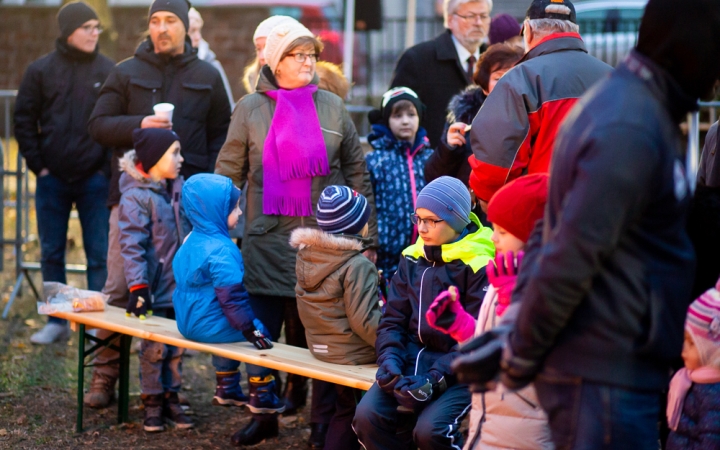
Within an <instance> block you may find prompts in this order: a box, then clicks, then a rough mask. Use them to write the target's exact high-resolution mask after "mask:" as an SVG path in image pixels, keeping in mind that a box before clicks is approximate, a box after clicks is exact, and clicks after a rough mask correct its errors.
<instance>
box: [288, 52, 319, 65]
mask: <svg viewBox="0 0 720 450" xmlns="http://www.w3.org/2000/svg"><path fill="white" fill-rule="evenodd" d="M287 55H288V56H292V57H293V58H295V62H299V63H304V62H305V60H306V59H307V58H310V61H312V62H317V60H318V55H317V54H316V53H288V54H287Z"/></svg>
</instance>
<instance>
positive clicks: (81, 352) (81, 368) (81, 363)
mask: <svg viewBox="0 0 720 450" xmlns="http://www.w3.org/2000/svg"><path fill="white" fill-rule="evenodd" d="M77 377H78V388H77V389H78V391H77V424H76V426H75V431H76V432H77V433H82V430H83V397H84V394H85V392H84V390H85V386H84V384H85V325H84V324H80V333H78V375H77Z"/></svg>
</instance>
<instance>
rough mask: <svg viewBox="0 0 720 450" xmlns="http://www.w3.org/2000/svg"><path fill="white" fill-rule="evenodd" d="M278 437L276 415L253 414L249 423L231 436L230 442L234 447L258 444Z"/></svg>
mask: <svg viewBox="0 0 720 450" xmlns="http://www.w3.org/2000/svg"><path fill="white" fill-rule="evenodd" d="M277 435H278V420H277V414H253V417H252V420H250V423H249V424H248V425H247V426H246V427H245V428H243V429H242V430H240V431H238V432H236V433H235V434H233V435H232V438H231V439H230V442H231V443H232V445H234V446H236V447H240V446H244V445H255V444H259V443H260V442H262V441H263V440H265V439H267V438H273V437H276V436H277Z"/></svg>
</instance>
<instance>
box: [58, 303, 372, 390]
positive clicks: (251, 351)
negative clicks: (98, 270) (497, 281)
mask: <svg viewBox="0 0 720 450" xmlns="http://www.w3.org/2000/svg"><path fill="white" fill-rule="evenodd" d="M52 315H53V316H55V317H58V318H61V319H66V320H69V321H70V322H75V323H80V324H84V325H85V326H86V327H92V328H102V329H105V330H110V331H115V332H118V333H122V334H127V335H130V336H134V337H138V338H141V339H150V340H152V341H157V342H162V343H164V344H169V345H175V346H177V347H183V348H191V349H194V350H198V351H200V352H203V353H211V354H214V355H218V356H223V357H225V358H229V359H233V360H236V361H242V362H246V363H250V364H256V365H258V366H263V367H269V368H271V369H277V370H281V371H283V372H288V373H295V374H298V375H302V376H306V377H310V378H315V379H318V380H324V381H328V382H330V383H336V384H341V385H343V386H350V387H353V388H357V389H363V390H368V389H370V386H372V384H373V383H374V382H375V372H376V371H377V365H375V364H365V365H359V366H351V365H347V366H345V365H339V364H331V363H326V362H323V361H320V360H318V359H316V358H315V357H314V356H312V354H311V353H310V351H309V350H307V349H304V348H298V347H293V346H290V345H285V344H280V343H273V346H274V347H273V348H272V349H270V350H258V349H256V348H255V347H254V346H253V345H252V344H250V343H248V342H237V343H232V344H204V343H201V342H195V341H190V340H187V339H185V338H184V337H183V336H182V335H181V334H180V332H179V331H178V329H177V325H176V324H175V321H174V320H170V319H166V318H163V317H155V316H152V317H149V318H147V319H146V320H139V319H138V318H136V317H132V318H128V317H126V316H125V310H123V309H122V308H118V307H115V306H109V305H108V306H106V310H105V311H102V312H83V313H55V314H52Z"/></svg>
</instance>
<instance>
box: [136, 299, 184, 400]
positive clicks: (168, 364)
mask: <svg viewBox="0 0 720 450" xmlns="http://www.w3.org/2000/svg"><path fill="white" fill-rule="evenodd" d="M173 313H174V311H173V310H172V309H167V308H165V309H156V310H153V315H155V316H158V317H168V316H170V318H172V317H173ZM183 353H185V349H184V348H179V347H175V346H174V345H167V344H163V343H161V342H156V341H151V340H149V339H143V340H142V341H141V345H140V353H139V354H138V356H139V358H140V391H141V392H142V393H143V394H148V395H157V394H162V393H164V392H180V387H181V386H182V355H183Z"/></svg>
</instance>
